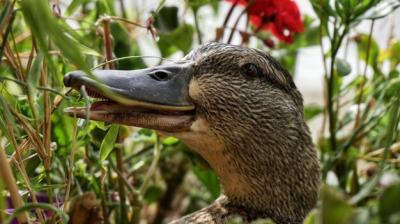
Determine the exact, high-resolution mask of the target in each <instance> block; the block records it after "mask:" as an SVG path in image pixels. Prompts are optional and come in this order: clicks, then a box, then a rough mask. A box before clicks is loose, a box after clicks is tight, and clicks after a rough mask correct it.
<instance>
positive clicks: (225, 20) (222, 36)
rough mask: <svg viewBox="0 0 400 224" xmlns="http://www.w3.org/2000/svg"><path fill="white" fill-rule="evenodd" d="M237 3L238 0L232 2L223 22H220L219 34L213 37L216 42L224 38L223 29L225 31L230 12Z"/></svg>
mask: <svg viewBox="0 0 400 224" xmlns="http://www.w3.org/2000/svg"><path fill="white" fill-rule="evenodd" d="M238 3H239V0H236V1H235V3H233V4H232V6H231V7H230V8H229V11H228V13H227V14H226V16H225V19H224V23H223V24H222V29H221V35H220V36H217V37H216V38H215V41H216V42H218V41H219V40H221V39H223V38H224V31H225V28H226V25H227V24H228V21H229V19H230V18H231V15H232V12H233V10H234V9H235V7H236V6H237V5H238Z"/></svg>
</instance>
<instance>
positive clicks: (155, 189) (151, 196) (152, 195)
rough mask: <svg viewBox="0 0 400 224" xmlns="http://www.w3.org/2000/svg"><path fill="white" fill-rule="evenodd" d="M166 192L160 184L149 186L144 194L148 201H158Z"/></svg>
mask: <svg viewBox="0 0 400 224" xmlns="http://www.w3.org/2000/svg"><path fill="white" fill-rule="evenodd" d="M163 194H164V191H163V190H162V189H161V188H160V187H159V186H155V185H152V186H149V188H147V190H146V192H145V193H144V195H143V198H144V199H145V200H146V202H147V203H152V202H157V201H158V200H159V199H160V198H161V197H162V196H163Z"/></svg>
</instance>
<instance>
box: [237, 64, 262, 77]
mask: <svg viewBox="0 0 400 224" xmlns="http://www.w3.org/2000/svg"><path fill="white" fill-rule="evenodd" d="M240 72H241V73H242V75H245V76H249V77H256V76H258V75H259V70H258V67H257V66H256V65H255V64H252V63H247V64H245V65H243V66H242V67H241V68H240Z"/></svg>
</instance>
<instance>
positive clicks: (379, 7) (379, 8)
mask: <svg viewBox="0 0 400 224" xmlns="http://www.w3.org/2000/svg"><path fill="white" fill-rule="evenodd" d="M398 7H400V1H399V0H381V1H378V4H376V5H375V6H374V7H368V8H367V9H368V10H367V11H366V12H365V13H364V15H363V16H362V17H360V18H359V20H364V19H380V18H383V17H386V16H387V15H389V14H390V13H392V12H393V11H394V10H396V9H397V8H398Z"/></svg>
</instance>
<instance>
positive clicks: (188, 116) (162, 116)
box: [64, 64, 195, 132]
mask: <svg viewBox="0 0 400 224" xmlns="http://www.w3.org/2000/svg"><path fill="white" fill-rule="evenodd" d="M92 74H93V75H94V79H93V78H91V77H90V76H88V75H87V74H85V73H84V72H82V71H73V72H69V73H68V74H66V75H65V77H64V85H65V86H67V87H72V88H74V89H76V90H80V89H81V87H82V86H85V89H86V92H87V93H88V95H89V96H90V97H93V98H98V99H100V101H97V102H94V103H93V104H92V105H91V107H90V111H89V112H87V111H86V109H85V108H78V107H72V108H67V109H66V112H67V113H68V114H70V115H71V116H77V117H80V118H89V119H91V120H97V121H106V122H109V123H118V124H124V125H130V126H137V127H144V128H151V129H155V130H160V131H166V132H180V131H185V130H189V128H190V125H191V124H192V122H193V120H194V116H195V107H194V105H193V103H192V102H191V101H190V98H189V94H188V91H189V90H188V86H189V82H190V79H191V75H190V74H191V65H190V64H173V65H166V66H157V67H153V68H148V69H141V70H131V71H123V70H95V71H93V72H92Z"/></svg>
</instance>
